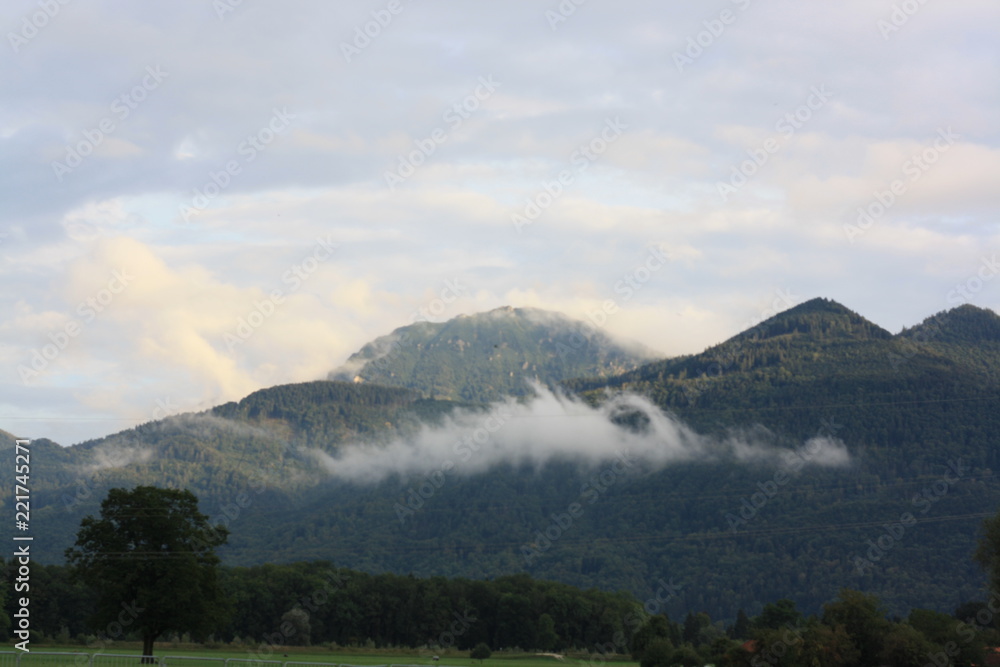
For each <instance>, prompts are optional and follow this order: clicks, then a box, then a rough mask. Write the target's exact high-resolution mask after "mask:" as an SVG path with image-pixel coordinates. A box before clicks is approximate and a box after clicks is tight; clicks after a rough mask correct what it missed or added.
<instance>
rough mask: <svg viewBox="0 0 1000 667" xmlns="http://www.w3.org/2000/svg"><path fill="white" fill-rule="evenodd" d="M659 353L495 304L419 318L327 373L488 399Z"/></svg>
mask: <svg viewBox="0 0 1000 667" xmlns="http://www.w3.org/2000/svg"><path fill="white" fill-rule="evenodd" d="M657 356H658V355H656V354H655V353H653V352H652V351H651V350H648V349H645V348H643V347H641V346H639V345H630V344H627V343H622V342H619V341H616V340H614V339H612V338H611V337H610V336H608V335H607V334H605V333H603V332H602V331H599V330H597V329H596V328H595V327H594V326H592V325H589V324H587V323H585V322H582V321H577V320H573V319H571V318H570V317H567V316H566V315H563V314H562V313H557V312H554V311H548V310H541V309H539V308H514V307H513V306H502V307H500V308H495V309H493V310H490V311H487V312H484V313H474V314H471V315H459V316H457V317H455V318H452V319H450V320H448V321H447V322H419V323H416V324H411V325H409V326H404V327H400V328H399V329H396V330H395V331H393V332H392V333H391V334H389V335H388V336H381V337H379V338H376V339H375V340H373V341H371V342H370V343H368V344H366V345H365V346H364V347H362V348H361V349H360V350H359V351H358V352H356V353H355V354H352V355H351V356H350V357H349V358H348V359H347V361H346V362H345V363H344V365H343V366H341V367H340V368H338V369H336V370H334V371H333V372H331V373H330V374H329V375H328V379H330V380H353V381H355V382H375V383H378V384H383V385H389V386H395V387H406V388H409V389H416V390H418V391H421V392H423V393H425V394H427V395H429V396H434V397H440V398H447V399H452V400H464V401H492V400H498V399H501V398H503V397H504V396H510V395H522V394H525V393H526V392H528V391H529V388H528V383H527V380H529V379H537V380H539V381H540V382H542V383H545V384H554V383H557V382H561V381H563V380H566V379H569V378H573V377H582V376H587V377H601V376H609V375H614V374H617V373H621V372H624V371H627V370H631V369H633V368H636V367H638V366H639V365H640V364H642V363H645V362H647V361H649V360H651V359H654V358H657Z"/></svg>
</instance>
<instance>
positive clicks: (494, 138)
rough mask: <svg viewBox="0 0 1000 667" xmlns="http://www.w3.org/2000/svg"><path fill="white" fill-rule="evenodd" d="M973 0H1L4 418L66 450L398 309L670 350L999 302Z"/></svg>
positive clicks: (990, 52) (212, 395)
mask: <svg viewBox="0 0 1000 667" xmlns="http://www.w3.org/2000/svg"><path fill="white" fill-rule="evenodd" d="M998 26H1000V5H998V4H997V3H996V2H993V1H991V0H949V1H948V2H944V1H943V0H905V1H899V0H897V1H895V2H891V1H887V0H841V1H840V2H837V3H825V2H824V3H820V2H817V1H815V0H811V1H808V2H801V1H799V2H791V1H787V0H771V1H765V0H712V1H706V2H697V3H695V2H686V3H682V2H678V1H676V0H673V1H662V2H652V1H649V0H646V1H640V0H615V1H614V2H610V1H609V0H562V1H561V2H557V1H555V0H551V1H549V0H504V2H502V3H501V2H471V1H468V0H467V1H466V2H458V1H457V0H376V1H368V0H365V1H356V2H320V1H318V0H287V1H284V2H281V3H277V2H265V1H264V0H173V1H172V2H169V3H167V2H155V3H137V2H124V1H113V0H93V1H87V2H84V1H83V0H31V1H28V0H25V1H22V0H7V1H6V2H4V3H3V4H2V5H0V34H2V36H3V43H2V44H0V81H2V82H3V85H2V87H0V259H2V261H0V280H2V282H3V289H2V290H0V308H2V311H0V312H2V314H0V428H2V429H4V430H6V431H9V432H11V433H14V434H16V435H18V436H19V437H30V438H39V437H47V438H51V439H53V440H55V441H57V442H59V443H60V444H64V445H69V444H73V443H78V442H82V441H84V440H87V439H89V438H95V437H99V436H102V435H105V434H108V433H112V432H116V431H119V430H122V429H126V428H129V427H131V426H134V425H137V424H140V423H143V422H146V421H149V420H151V419H158V418H161V417H164V416H167V415H169V414H175V413H180V412H187V411H191V410H203V409H206V408H208V407H210V406H212V405H216V404H219V403H223V402H226V401H231V400H238V399H240V398H242V397H243V396H245V395H247V394H248V393H250V392H252V391H255V390H257V389H260V388H263V387H267V386H273V385H277V384H284V383H289V382H303V381H309V380H315V379H320V378H323V377H324V376H325V374H326V373H327V372H328V371H329V370H331V369H333V368H335V367H337V366H339V365H340V364H341V363H342V362H343V361H344V360H345V359H346V358H347V357H348V356H349V355H350V354H351V353H352V352H354V351H356V350H358V349H359V348H360V347H361V346H362V345H363V344H364V343H365V342H367V341H369V340H371V339H373V338H375V337H377V336H379V335H383V334H386V333H388V332H390V331H391V330H393V329H395V328H397V327H400V326H405V325H407V324H411V323H412V322H414V321H417V320H420V319H428V320H431V321H444V320H447V319H450V318H452V317H455V316H457V315H459V314H462V313H466V314H469V313H474V312H481V311H486V310H490V309H493V308H497V307H501V306H505V305H511V306H516V307H536V308H545V309H551V310H556V311H561V312H564V313H566V314H567V315H570V316H573V317H578V318H581V319H588V320H590V321H592V322H594V323H596V324H598V325H599V326H601V327H602V328H604V329H605V330H606V331H607V332H608V333H609V334H612V335H615V336H619V337H623V338H627V339H631V340H635V341H638V342H640V343H643V344H645V345H647V346H649V347H651V348H653V349H655V350H658V351H659V352H660V353H662V354H663V355H664V356H671V355H676V354H684V353H696V352H699V351H701V350H703V349H704V348H706V347H708V346H710V345H713V344H716V343H718V342H721V341H722V340H724V339H726V338H728V337H729V336H732V335H734V334H736V333H738V332H739V331H741V330H743V329H745V328H747V327H748V326H750V325H752V324H753V323H755V322H757V321H759V320H760V319H762V318H764V317H767V316H769V315H771V314H774V313H775V312H777V311H780V310H784V309H786V308H788V307H791V306H793V305H795V304H796V303H801V302H803V301H805V300H808V299H810V298H814V297H826V298H831V299H835V300H837V301H839V302H840V303H842V304H844V305H845V306H847V307H848V308H851V309H852V310H855V311H857V312H859V313H860V314H861V315H863V316H865V317H867V318H868V319H870V320H872V321H874V322H875V323H877V324H879V325H881V326H883V327H885V328H887V329H889V330H890V331H892V332H897V331H899V330H900V329H901V328H903V327H905V326H911V325H914V324H916V323H918V322H920V321H921V320H923V319H924V318H926V317H928V316H930V315H932V314H934V313H937V312H940V311H943V310H946V309H949V308H953V307H955V306H958V305H961V304H963V303H972V304H974V305H977V306H980V307H985V308H991V309H993V310H995V311H1000V279H997V275H998V274H1000V265H998V264H997V259H998V251H1000V225H998V218H997V214H998V211H1000V187H998V177H1000V123H998V122H997V119H998V118H1000V39H998V35H997V31H998Z"/></svg>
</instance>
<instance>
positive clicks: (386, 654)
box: [0, 642, 636, 667]
mask: <svg viewBox="0 0 1000 667" xmlns="http://www.w3.org/2000/svg"><path fill="white" fill-rule="evenodd" d="M116 644H117V645H116V646H115V648H107V649H104V650H101V651H96V650H92V649H88V648H86V647H83V646H79V645H75V646H46V645H33V646H32V647H31V653H33V654H43V653H48V652H58V653H64V652H65V653H69V652H76V653H87V654H93V653H100V654H101V655H104V656H107V658H106V659H105V660H106V662H107V664H108V665H112V664H113V663H118V664H121V663H120V662H119V661H115V660H114V659H113V658H112V656H114V655H139V654H140V653H142V647H141V645H139V644H136V645H134V646H132V645H131V644H129V643H124V642H116ZM260 648H261V647H258V646H247V647H243V648H237V647H234V646H224V647H221V648H217V649H209V648H204V647H175V646H174V645H173V644H169V643H164V644H157V645H156V647H155V649H154V655H155V656H156V657H158V658H159V657H163V656H175V657H179V658H182V660H177V661H174V663H173V665H179V666H180V667H184V666H185V665H186V664H189V665H190V667H205V666H206V665H211V664H213V662H214V661H209V660H204V661H201V660H197V658H215V659H216V660H220V659H221V660H225V659H227V658H228V659H232V660H248V661H249V660H254V659H256V660H268V661H270V660H273V661H278V662H318V663H326V664H331V665H338V664H348V665H386V666H388V665H428V666H429V667H432V666H433V665H442V666H443V667H479V661H478V660H471V659H470V658H469V657H468V654H467V653H466V652H464V651H453V650H449V651H443V652H437V653H435V652H434V651H430V650H426V649H398V650H393V649H372V650H370V651H365V650H358V649H353V650H351V649H345V650H344V651H340V650H330V649H323V648H318V647H315V646H313V647H298V646H289V647H282V648H280V649H274V651H273V653H271V652H269V650H268V647H267V646H266V645H265V646H264V647H262V649H263V650H260V651H259V653H258V650H259V649H260ZM11 649H13V646H10V647H6V646H4V647H0V650H11ZM434 655H438V656H439V657H440V659H439V660H437V661H435V660H433V659H432V658H433V656H434ZM35 658H36V659H37V663H36V664H41V663H43V662H48V661H45V660H42V658H43V656H42V655H36V656H35ZM30 662H32V663H35V662H36V660H35V659H32V660H31V661H30ZM168 662H169V661H168ZM581 662H582V663H584V664H588V663H589V662H590V656H588V655H586V654H567V655H566V656H565V659H564V660H557V659H555V658H552V657H547V656H539V655H533V654H514V653H512V654H507V653H494V654H493V656H491V657H490V658H489V659H488V660H484V661H483V664H482V667H558V666H559V665H567V666H568V665H574V667H581ZM217 664H218V665H220V667H221V665H222V664H223V663H221V662H219V663H217ZM246 664H247V663H242V664H240V663H237V665H240V667H245V665H246ZM635 664H636V663H634V662H631V661H629V660H624V659H623V660H621V661H615V665H620V666H621V667H631V666H634V665H635ZM600 666H601V660H600V659H599V658H598V659H596V660H595V661H594V663H593V666H592V667H600ZM588 667H590V666H589V665H588Z"/></svg>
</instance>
